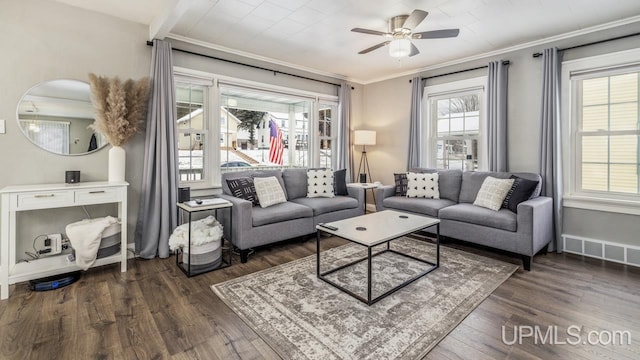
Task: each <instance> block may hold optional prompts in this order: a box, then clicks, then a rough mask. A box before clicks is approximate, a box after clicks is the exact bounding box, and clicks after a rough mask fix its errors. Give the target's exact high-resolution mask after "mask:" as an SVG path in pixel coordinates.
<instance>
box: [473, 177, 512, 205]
mask: <svg viewBox="0 0 640 360" xmlns="http://www.w3.org/2000/svg"><path fill="white" fill-rule="evenodd" d="M512 186H513V179H496V178H494V177H491V176H487V178H486V179H484V182H483V183H482V186H481V187H480V191H478V195H476V200H475V201H474V202H473V205H476V206H482V207H485V208H487V209H491V210H493V211H498V210H500V207H501V206H502V202H503V201H504V198H505V197H507V193H508V192H509V189H511V187H512Z"/></svg>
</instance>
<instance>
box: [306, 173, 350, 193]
mask: <svg viewBox="0 0 640 360" xmlns="http://www.w3.org/2000/svg"><path fill="white" fill-rule="evenodd" d="M345 186H346V185H345ZM334 196H335V195H334V193H333V171H332V170H330V169H326V170H313V169H309V170H308V171H307V197H309V198H315V197H329V198H332V197H334Z"/></svg>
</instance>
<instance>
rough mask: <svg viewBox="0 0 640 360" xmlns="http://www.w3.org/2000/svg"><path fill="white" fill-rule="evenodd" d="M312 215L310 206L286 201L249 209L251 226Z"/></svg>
mask: <svg viewBox="0 0 640 360" xmlns="http://www.w3.org/2000/svg"><path fill="white" fill-rule="evenodd" d="M312 216H313V210H311V208H310V207H307V206H303V205H300V204H296V203H293V202H291V201H287V202H284V203H281V204H276V205H273V206H270V207H268V208H261V207H254V208H253V209H252V210H251V220H252V222H253V226H262V225H267V224H275V223H279V222H282V221H287V220H294V219H301V218H307V217H312Z"/></svg>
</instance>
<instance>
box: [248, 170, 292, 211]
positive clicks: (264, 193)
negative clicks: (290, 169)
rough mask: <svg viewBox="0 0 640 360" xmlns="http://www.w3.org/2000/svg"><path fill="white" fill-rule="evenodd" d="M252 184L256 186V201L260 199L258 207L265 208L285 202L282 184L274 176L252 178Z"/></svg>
mask: <svg viewBox="0 0 640 360" xmlns="http://www.w3.org/2000/svg"><path fill="white" fill-rule="evenodd" d="M253 184H254V186H255V188H256V194H257V195H258V201H260V207H263V208H266V207H269V206H271V205H275V204H280V203H283V202H287V198H286V197H285V196H284V191H283V190H282V186H280V182H279V181H278V179H277V178H276V177H275V176H269V177H257V178H254V179H253Z"/></svg>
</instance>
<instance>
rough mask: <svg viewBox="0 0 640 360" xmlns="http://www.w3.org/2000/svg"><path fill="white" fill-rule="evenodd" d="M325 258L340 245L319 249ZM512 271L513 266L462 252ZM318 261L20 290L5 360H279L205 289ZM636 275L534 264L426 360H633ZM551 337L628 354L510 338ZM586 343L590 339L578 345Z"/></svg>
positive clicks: (561, 261)
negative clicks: (576, 330)
mask: <svg viewBox="0 0 640 360" xmlns="http://www.w3.org/2000/svg"><path fill="white" fill-rule="evenodd" d="M322 244H323V248H330V247H335V246H338V245H341V244H343V242H342V240H338V239H333V238H328V239H323V243H322ZM450 246H455V247H458V248H460V247H462V248H464V249H465V250H469V251H473V252H477V253H482V254H484V255H488V256H491V257H494V258H499V259H503V260H506V261H510V262H513V263H517V264H519V261H520V259H519V258H516V257H508V256H505V255H501V254H495V253H493V252H487V251H484V250H478V249H473V248H468V247H465V246H461V245H456V244H454V245H450ZM314 253H315V241H313V240H309V241H305V242H300V241H297V242H291V243H286V244H281V245H277V246H274V247H271V248H269V249H262V250H260V251H258V252H257V253H256V254H254V255H252V256H251V257H250V259H249V262H248V263H246V264H240V263H239V261H237V260H238V259H237V258H236V259H234V260H236V263H235V264H234V265H233V266H232V267H230V268H227V269H224V270H220V271H215V272H212V273H208V274H205V275H201V276H197V277H194V278H191V279H187V278H186V277H185V276H184V274H183V273H182V272H180V271H179V270H178V269H177V268H176V266H175V263H174V258H173V257H171V258H169V259H164V260H161V259H156V260H138V259H135V260H134V259H132V260H130V261H129V272H127V273H120V272H119V266H116V265H110V266H105V267H102V268H98V269H92V270H90V271H88V272H87V273H86V274H85V275H84V276H83V277H82V279H81V280H80V281H79V282H77V283H75V284H74V285H72V286H68V287H66V288H62V289H58V290H55V291H49V292H31V291H29V290H28V288H27V285H26V284H18V285H16V286H13V287H12V289H11V297H10V298H9V300H4V301H0V358H2V359H89V358H93V359H277V358H278V356H277V354H276V353H275V352H274V351H273V350H271V349H270V348H269V346H268V345H267V344H266V343H265V342H264V341H262V340H261V339H260V338H259V337H258V336H257V335H256V334H255V333H254V332H253V331H252V330H251V329H250V328H249V327H248V326H247V325H245V324H244V323H243V322H242V320H240V319H239V318H238V316H236V315H235V314H234V313H233V312H232V311H231V310H230V309H229V308H228V307H227V306H226V305H225V304H224V303H223V302H222V301H221V300H219V299H218V297H217V296H216V295H214V293H213V292H212V291H211V290H210V288H209V286H210V285H211V284H214V283H218V282H221V281H225V280H227V279H231V278H235V277H238V276H241V275H245V274H249V273H253V272H255V271H259V270H262V269H265V268H269V267H272V266H275V265H278V264H283V263H286V262H288V261H291V260H294V259H297V258H301V257H304V256H308V255H311V254H314ZM639 285H640V269H638V268H633V267H627V266H623V265H619V264H613V263H606V262H603V261H599V260H594V259H588V258H581V257H578V256H574V255H568V254H560V255H558V254H548V255H539V256H536V257H535V259H534V263H533V270H532V271H531V272H526V271H523V270H522V269H520V270H518V271H517V272H516V273H515V274H514V275H513V276H512V277H511V278H510V279H509V280H507V281H506V282H505V283H504V284H502V285H501V286H500V287H499V288H498V289H497V290H496V291H495V292H494V293H493V294H492V295H491V296H490V297H489V298H487V299H486V300H485V301H484V302H483V303H482V304H480V306H478V307H477V308H476V309H475V310H474V311H473V312H472V313H471V314H470V315H469V316H468V317H467V318H466V319H465V320H464V321H463V322H462V323H461V324H460V325H459V326H458V327H457V328H456V329H455V330H454V331H452V332H451V333H450V334H449V335H448V336H447V337H446V338H445V339H444V340H442V341H441V342H440V344H438V346H437V347H435V348H434V349H433V350H432V351H431V352H430V353H429V355H428V356H427V358H429V359H519V358H523V359H531V358H541V359H639V358H640V286H639ZM518 325H525V326H532V327H533V326H535V325H538V326H540V327H541V328H540V329H541V330H543V331H546V330H547V328H548V327H549V326H557V329H558V335H557V338H558V340H560V341H562V340H563V339H566V338H567V336H566V331H567V329H568V328H569V327H570V326H572V325H575V326H579V327H580V331H581V335H582V336H584V337H586V335H587V334H588V332H589V331H593V330H598V331H629V332H630V333H631V345H624V346H620V345H618V346H613V345H609V346H604V345H579V346H571V345H568V344H567V345H548V344H547V345H541V344H538V345H535V344H534V341H533V339H527V340H525V341H524V343H523V344H522V345H513V346H508V345H506V344H504V343H503V342H502V340H501V339H502V326H506V328H505V329H507V331H506V334H507V336H506V338H507V340H512V339H513V329H514V326H518ZM585 340H586V338H585Z"/></svg>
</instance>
